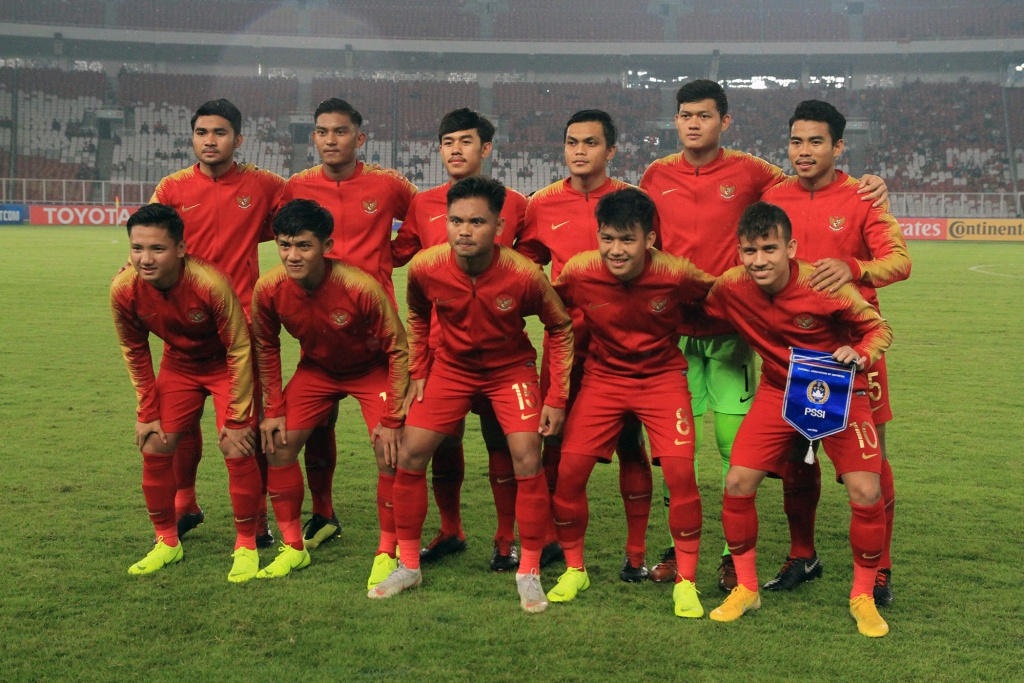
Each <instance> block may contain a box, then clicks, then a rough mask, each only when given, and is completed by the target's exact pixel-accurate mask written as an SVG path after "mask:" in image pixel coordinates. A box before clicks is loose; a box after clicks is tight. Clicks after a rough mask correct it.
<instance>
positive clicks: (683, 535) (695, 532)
mask: <svg viewBox="0 0 1024 683" xmlns="http://www.w3.org/2000/svg"><path fill="white" fill-rule="evenodd" d="M699 533H700V529H697V530H696V531H691V532H690V533H686V532H685V531H680V532H679V538H687V537H688V536H696V535H697V534H699Z"/></svg>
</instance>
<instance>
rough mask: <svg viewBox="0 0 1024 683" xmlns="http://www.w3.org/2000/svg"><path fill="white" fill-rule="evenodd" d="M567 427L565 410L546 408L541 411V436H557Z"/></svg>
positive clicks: (539, 430)
mask: <svg viewBox="0 0 1024 683" xmlns="http://www.w3.org/2000/svg"><path fill="white" fill-rule="evenodd" d="M564 425H565V408H552V407H551V406H547V405H546V406H544V407H543V408H541V411H540V428H539V429H537V431H538V432H539V433H540V435H541V436H556V435H558V434H561V433H562V427H563V426H564Z"/></svg>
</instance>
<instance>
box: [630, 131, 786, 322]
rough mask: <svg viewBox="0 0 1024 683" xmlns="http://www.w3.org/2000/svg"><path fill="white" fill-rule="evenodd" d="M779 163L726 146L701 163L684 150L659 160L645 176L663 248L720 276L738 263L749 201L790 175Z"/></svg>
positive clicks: (646, 189)
mask: <svg viewBox="0 0 1024 683" xmlns="http://www.w3.org/2000/svg"><path fill="white" fill-rule="evenodd" d="M785 177H786V176H785V174H784V173H783V172H782V169H781V168H779V167H778V166H773V165H772V164H769V163H768V162H766V161H764V160H762V159H758V158H757V157H754V156H751V155H749V154H745V153H743V152H738V151H735V150H730V149H721V150H719V152H718V158H716V159H715V160H714V161H712V162H710V163H708V164H705V165H703V166H701V167H700V168H697V167H695V166H693V165H692V164H691V163H690V162H688V161H687V160H686V157H685V156H684V155H683V154H682V153H681V152H680V153H676V154H670V155H669V156H667V157H664V158H662V159H658V160H656V161H655V162H654V163H652V164H651V165H650V166H648V167H647V170H646V171H644V175H643V177H642V178H641V179H640V187H641V189H643V190H645V191H646V192H647V194H649V195H650V196H651V199H653V200H654V204H655V206H657V207H658V216H659V218H660V220H661V244H662V248H663V249H664V250H665V251H666V252H667V253H669V254H672V255H674V256H684V257H686V258H688V259H690V260H691V261H692V262H693V263H694V265H696V266H697V267H698V268H700V269H701V270H703V271H704V272H706V273H710V274H711V275H714V276H716V277H717V276H719V275H721V274H722V273H724V272H725V271H726V270H728V269H729V268H732V267H733V266H735V265H737V263H738V262H739V261H738V257H737V252H736V227H737V226H738V225H739V222H740V216H742V215H743V212H744V211H745V210H746V208H747V207H748V206H750V205H751V204H753V203H754V202H756V201H758V200H759V199H761V195H762V194H763V193H764V192H765V191H766V190H768V188H770V187H772V186H773V185H775V184H776V183H779V182H781V181H782V179H783V178H785ZM681 331H682V332H683V333H684V334H687V335H689V336H706V335H709V334H726V333H729V332H732V331H733V330H731V329H729V328H728V327H725V326H723V327H721V328H710V329H697V328H694V327H686V326H684V327H683V329H682V330H681Z"/></svg>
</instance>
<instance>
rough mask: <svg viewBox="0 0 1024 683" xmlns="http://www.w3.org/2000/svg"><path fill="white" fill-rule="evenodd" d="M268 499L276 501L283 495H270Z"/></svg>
mask: <svg viewBox="0 0 1024 683" xmlns="http://www.w3.org/2000/svg"><path fill="white" fill-rule="evenodd" d="M268 497H269V498H270V500H274V499H275V498H280V497H281V494H280V493H271V494H269V496H268Z"/></svg>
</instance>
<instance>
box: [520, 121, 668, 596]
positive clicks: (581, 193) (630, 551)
mask: <svg viewBox="0 0 1024 683" xmlns="http://www.w3.org/2000/svg"><path fill="white" fill-rule="evenodd" d="M616 135H617V132H616V129H615V122H614V121H612V118H611V116H609V115H608V114H607V113H606V112H603V111H600V110H598V109H585V110H582V111H578V112H576V113H575V114H573V115H572V116H571V117H570V118H569V121H568V123H566V126H565V131H564V132H563V138H564V140H565V163H566V165H567V166H568V167H569V177H568V178H566V179H565V180H560V181H558V182H556V183H553V184H551V185H548V186H547V187H545V188H543V189H541V190H538V191H537V193H536V194H534V195H533V197H531V198H530V202H529V204H527V207H526V229H525V231H524V233H523V237H522V239H521V240H520V242H519V244H518V245H517V247H516V249H517V250H518V251H519V252H520V253H522V254H524V255H526V256H528V257H530V258H531V259H533V260H534V261H536V262H537V263H540V264H547V263H549V262H550V263H551V279H552V281H554V280H557V279H558V276H559V275H560V274H561V272H562V267H563V266H564V265H565V263H566V262H567V261H568V260H569V259H570V258H572V257H573V256H575V255H577V254H581V253H583V252H585V251H592V250H594V249H597V220H596V219H595V218H594V208H595V206H596V205H597V202H598V200H599V199H600V198H601V197H604V196H605V195H607V194H609V193H611V192H614V191H616V190H621V189H624V188H628V187H632V185H629V184H628V183H624V182H622V181H620V180H615V179H613V178H609V177H608V162H610V161H611V160H612V159H613V158H615V141H616ZM569 313H570V315H571V316H572V319H573V335H574V339H575V340H576V349H575V354H576V355H575V358H576V364H575V365H574V366H573V372H572V383H571V387H572V388H571V389H570V392H569V397H570V398H569V403H568V405H567V410H569V411H570V412H571V409H572V402H573V398H574V397H575V396H576V393H577V392H578V391H579V385H580V382H581V381H582V378H583V362H584V360H585V358H586V355H587V333H586V329H585V325H584V319H583V312H582V311H579V310H576V309H574V308H570V309H569ZM546 387H547V377H546V376H545V375H544V374H543V372H542V373H541V390H542V391H546ZM561 448H562V440H561V438H559V437H553V438H548V439H545V440H544V470H545V473H546V475H547V478H548V488H549V490H550V493H551V494H552V495H554V492H555V486H556V482H557V480H558V462H559V459H560V455H561ZM616 450H617V451H618V453H619V490H620V492H621V494H622V503H623V506H624V507H625V510H626V524H627V536H626V557H625V559H624V561H623V563H622V571H621V572H620V573H619V577H620V578H621V579H622V580H623V581H627V582H636V581H643V580H645V579H646V578H647V574H648V571H647V563H646V560H645V559H644V554H645V552H646V549H647V522H648V519H649V517H650V514H651V491H652V483H651V466H650V463H649V462H648V460H647V453H646V451H645V449H644V442H643V434H642V433H641V431H640V422H639V421H638V420H636V419H635V418H633V417H630V418H628V419H627V420H626V424H625V427H624V429H623V431H622V435H621V436H620V437H619V441H618V445H617V447H616ZM549 534H551V536H550V537H549V540H554V528H553V527H552V528H551V529H549Z"/></svg>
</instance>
